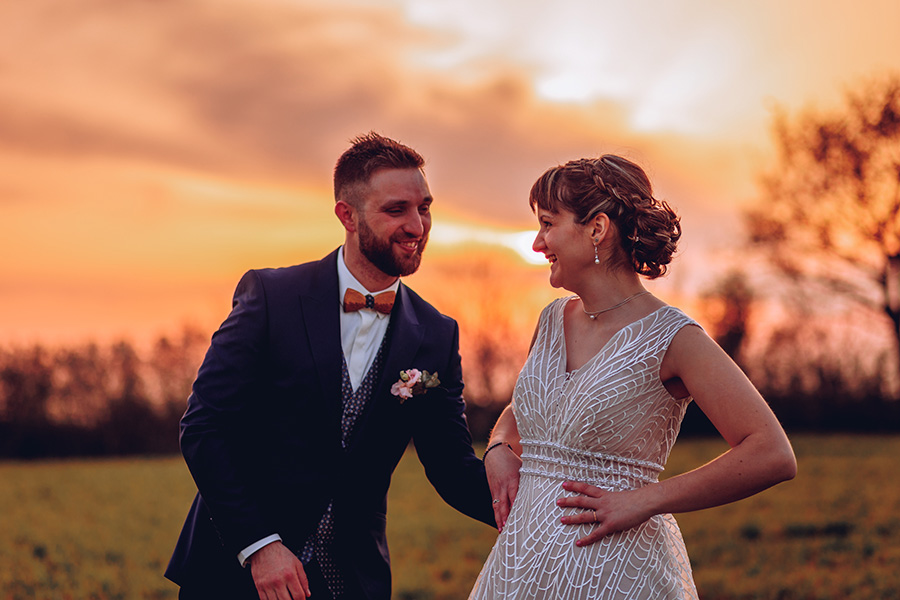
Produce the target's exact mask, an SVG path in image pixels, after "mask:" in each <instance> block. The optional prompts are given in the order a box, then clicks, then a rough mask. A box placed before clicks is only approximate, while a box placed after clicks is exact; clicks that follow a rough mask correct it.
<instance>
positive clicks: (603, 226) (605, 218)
mask: <svg viewBox="0 0 900 600" xmlns="http://www.w3.org/2000/svg"><path fill="white" fill-rule="evenodd" d="M611 224H612V222H611V221H610V220H609V215H607V214H606V213H600V214H598V215H597V216H595V217H594V218H593V219H591V220H590V222H589V223H588V225H590V227H591V239H592V240H593V241H594V245H599V244H600V243H602V242H603V240H604V239H605V238H606V237H607V236H608V235H609V230H610V226H611Z"/></svg>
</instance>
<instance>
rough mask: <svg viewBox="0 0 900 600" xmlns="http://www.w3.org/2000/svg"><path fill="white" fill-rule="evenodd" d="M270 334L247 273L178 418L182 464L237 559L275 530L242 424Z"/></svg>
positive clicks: (261, 295) (260, 296) (253, 278)
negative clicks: (260, 501) (262, 505)
mask: <svg viewBox="0 0 900 600" xmlns="http://www.w3.org/2000/svg"><path fill="white" fill-rule="evenodd" d="M266 336H267V315H266V302H265V290H264V287H263V285H262V283H261V281H260V279H259V275H258V274H257V273H255V272H253V271H249V272H248V273H246V274H245V275H244V277H243V278H242V279H241V281H240V283H239V284H238V286H237V289H236V291H235V294H234V300H233V304H232V310H231V313H230V314H229V315H228V317H227V318H226V320H225V321H224V322H223V323H222V325H221V326H220V327H219V329H218V331H216V333H215V334H213V337H212V341H211V343H210V347H209V350H208V351H207V353H206V357H205V358H204V360H203V363H202V365H201V367H200V370H199V372H198V375H197V379H196V380H195V382H194V385H193V389H192V393H191V395H190V397H189V399H188V407H187V411H186V412H185V414H184V416H183V417H182V419H181V434H180V443H181V451H182V454H183V455H184V459H185V462H186V463H187V465H188V468H189V469H190V472H191V475H192V476H193V478H194V481H195V482H196V484H197V489H198V490H199V492H200V496H201V498H202V499H203V501H204V502H205V504H206V505H207V507H208V509H209V512H210V515H211V516H212V521H213V524H214V525H215V527H216V530H217V531H218V533H219V537H220V538H221V541H222V543H223V545H224V546H225V548H226V549H228V550H229V551H232V552H233V553H234V555H235V556H237V554H238V552H239V551H240V550H241V549H243V548H246V547H247V546H248V545H250V544H252V543H253V542H256V541H257V540H260V539H262V538H264V537H265V536H267V535H270V534H273V533H276V532H275V531H274V529H273V527H272V525H271V524H269V523H267V522H266V519H265V517H264V515H263V511H261V510H260V509H259V507H258V506H257V504H256V503H255V502H254V497H255V492H256V490H254V489H253V486H252V485H251V481H250V477H249V473H250V465H248V464H247V462H248V461H247V458H246V456H245V453H243V452H242V448H243V449H246V444H247V439H246V430H245V429H243V428H242V424H244V423H245V422H246V419H247V415H249V414H250V412H251V411H250V409H251V406H252V404H253V403H254V399H255V397H256V396H258V395H259V391H260V390H259V375H260V369H261V364H262V357H263V354H264V348H265V342H266Z"/></svg>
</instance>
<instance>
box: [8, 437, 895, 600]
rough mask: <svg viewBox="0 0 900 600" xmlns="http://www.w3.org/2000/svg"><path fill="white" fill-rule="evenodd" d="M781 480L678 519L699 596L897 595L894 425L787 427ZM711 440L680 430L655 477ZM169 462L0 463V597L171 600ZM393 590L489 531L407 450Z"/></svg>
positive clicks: (176, 509)
mask: <svg viewBox="0 0 900 600" xmlns="http://www.w3.org/2000/svg"><path fill="white" fill-rule="evenodd" d="M793 441H794V446H795V450H796V452H797V455H798V458H799V463H800V472H799V475H798V477H797V479H795V480H794V481H791V482H789V483H786V484H782V485H780V486H778V487H776V488H774V489H772V490H768V491H766V492H764V493H762V494H759V495H757V496H755V497H753V498H750V499H747V500H744V501H741V502H738V503H736V504H732V505H729V506H724V507H720V508H716V509H712V510H707V511H702V512H698V513H691V514H685V515H678V517H677V518H678V521H679V523H680V524H681V527H682V530H683V531H684V537H685V541H686V543H687V547H688V553H689V554H690V556H691V560H692V563H693V565H694V576H695V579H696V581H697V585H698V588H699V589H700V592H701V597H702V598H703V599H704V600H724V599H730V600H736V599H741V600H748V599H780V600H792V599H810V600H811V599H816V600H830V599H844V598H853V599H857V598H858V599H866V600H868V599H888V598H897V597H900V544H897V542H896V540H897V538H898V536H900V484H898V483H897V482H896V479H895V472H896V468H897V464H898V463H897V456H900V437H898V436H879V437H875V436H873V437H864V436H798V437H797V438H795V439H794V440H793ZM722 450H724V445H723V444H722V443H721V442H718V441H702V440H682V441H680V442H678V443H677V444H676V447H675V451H674V452H673V455H672V458H671V460H670V461H669V468H668V469H667V473H672V474H674V473H677V472H680V471H682V470H686V469H689V468H692V467H694V466H697V465H699V464H701V463H703V462H705V461H707V460H709V459H710V458H712V457H714V456H715V455H716V454H718V453H719V452H721V451H722ZM193 490H194V488H193V483H192V482H191V480H190V476H189V475H188V473H187V469H186V468H185V467H184V464H183V463H182V461H181V460H180V459H179V458H158V459H134V460H91V461H49V462H39V463H17V462H7V463H0V600H32V599H52V600H57V599H61V600H67V599H71V600H81V599H96V600H105V599H122V600H130V599H163V598H168V599H174V598H175V597H176V588H175V586H174V585H172V584H171V583H169V582H168V581H166V580H165V579H163V578H162V575H161V573H162V571H163V570H164V568H165V565H166V563H167V561H168V557H169V552H170V551H171V547H172V545H173V544H174V541H175V538H176V537H177V535H178V531H179V529H180V527H181V523H182V520H183V518H184V514H185V511H186V510H187V507H188V504H189V503H190V499H191V497H192V495H193ZM388 536H389V538H390V540H391V553H392V555H391V556H392V561H393V570H394V590H395V594H394V596H395V598H397V599H403V600H412V599H417V600H418V599H421V600H424V599H434V600H443V599H453V600H456V599H460V598H465V597H466V595H467V593H468V591H469V588H470V587H471V586H472V583H473V581H474V579H475V577H476V575H477V574H478V571H479V570H480V568H481V564H482V561H483V560H484V558H485V556H486V555H487V553H488V551H489V550H490V547H491V545H492V543H493V540H494V538H495V532H494V531H493V530H492V529H491V528H489V527H487V526H485V525H483V524H481V523H477V522H475V521H472V520H470V519H468V518H466V517H464V516H462V515H459V514H458V513H456V512H455V511H453V510H452V509H450V508H448V507H447V506H445V505H444V504H443V503H442V501H441V500H440V498H438V496H437V494H435V492H434V491H433V490H432V489H431V487H430V486H429V485H428V484H427V482H426V481H425V479H424V475H423V474H422V470H421V467H420V466H419V464H418V461H417V460H416V459H415V456H414V455H412V454H410V455H408V456H407V457H406V458H405V459H404V460H403V462H402V463H401V465H400V468H399V469H398V471H397V473H396V475H395V479H394V483H393V485H392V487H391V496H390V504H389V516H388Z"/></svg>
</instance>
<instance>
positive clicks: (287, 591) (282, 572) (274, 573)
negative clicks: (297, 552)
mask: <svg viewBox="0 0 900 600" xmlns="http://www.w3.org/2000/svg"><path fill="white" fill-rule="evenodd" d="M250 572H251V573H252V574H253V583H255V584H256V591H257V592H258V593H259V598H260V600H299V599H300V598H309V596H310V593H309V582H308V581H307V579H306V572H305V571H304V570H303V564H302V563H301V562H300V559H298V558H297V557H296V556H294V553H293V552H291V551H290V550H288V548H287V546H285V545H284V544H282V543H281V542H272V543H271V544H269V545H267V546H263V547H262V548H260V549H259V550H257V551H256V552H254V553H253V555H252V556H251V557H250Z"/></svg>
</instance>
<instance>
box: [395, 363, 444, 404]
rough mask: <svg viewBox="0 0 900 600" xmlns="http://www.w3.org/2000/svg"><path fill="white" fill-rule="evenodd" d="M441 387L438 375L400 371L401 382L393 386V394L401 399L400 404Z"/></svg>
mask: <svg viewBox="0 0 900 600" xmlns="http://www.w3.org/2000/svg"><path fill="white" fill-rule="evenodd" d="M439 385H441V380H440V379H438V374H437V373H429V372H428V371H420V370H418V369H407V370H405V371H400V380H399V381H397V383H395V384H394V385H392V386H391V393H392V394H393V395H395V396H397V397H399V398H400V404H403V401H404V400H406V399H407V398H412V397H413V396H417V395H419V394H424V393H425V392H426V391H428V390H429V389H431V388H434V387H437V386H439Z"/></svg>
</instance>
